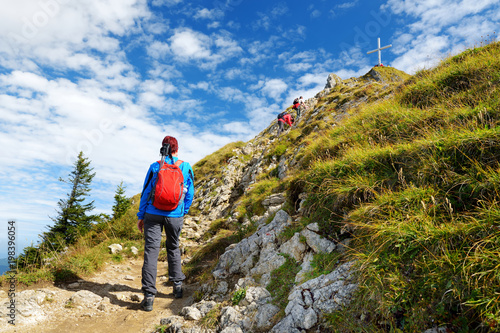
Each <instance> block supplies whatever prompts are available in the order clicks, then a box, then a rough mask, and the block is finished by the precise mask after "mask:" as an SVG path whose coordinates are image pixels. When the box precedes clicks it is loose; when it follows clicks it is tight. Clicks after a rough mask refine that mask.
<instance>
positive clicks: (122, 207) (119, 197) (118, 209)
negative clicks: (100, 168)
mask: <svg viewBox="0 0 500 333" xmlns="http://www.w3.org/2000/svg"><path fill="white" fill-rule="evenodd" d="M125 188H126V186H124V185H123V181H122V182H121V183H120V185H118V187H117V188H116V192H115V204H114V206H113V219H117V218H120V217H121V216H123V214H125V212H126V211H127V209H129V207H130V199H129V198H127V197H126V196H125V195H124V194H125Z"/></svg>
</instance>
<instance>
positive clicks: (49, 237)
mask: <svg viewBox="0 0 500 333" xmlns="http://www.w3.org/2000/svg"><path fill="white" fill-rule="evenodd" d="M92 170H93V168H91V167H90V161H89V160H88V158H86V157H84V156H83V152H80V154H79V155H78V159H77V161H76V162H75V168H74V170H73V171H71V173H70V174H69V175H68V179H67V180H64V179H62V178H59V181H61V182H64V183H66V184H69V185H71V192H69V193H68V197H67V199H60V200H59V202H58V203H57V205H58V206H59V211H58V216H57V217H55V218H51V219H52V220H53V221H54V222H55V224H54V225H53V226H52V227H50V228H49V231H48V232H46V233H44V238H45V241H48V242H50V243H51V245H52V247H56V248H59V247H60V246H61V245H63V244H57V243H59V242H58V240H61V241H62V242H63V243H65V244H71V243H74V242H75V241H76V238H77V235H78V234H80V235H83V234H85V233H86V232H87V231H89V230H90V228H91V227H92V221H94V220H95V216H94V215H90V214H88V213H89V212H90V211H92V210H93V209H94V201H90V202H87V203H84V201H85V199H86V198H87V197H88V196H89V192H90V183H91V182H92V178H94V176H95V173H92Z"/></svg>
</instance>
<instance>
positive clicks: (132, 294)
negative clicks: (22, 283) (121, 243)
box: [0, 258, 195, 333]
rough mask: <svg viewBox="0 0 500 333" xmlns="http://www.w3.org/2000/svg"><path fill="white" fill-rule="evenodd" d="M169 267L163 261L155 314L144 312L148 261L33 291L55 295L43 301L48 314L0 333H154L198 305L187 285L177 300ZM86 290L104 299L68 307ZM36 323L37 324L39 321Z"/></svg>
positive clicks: (1, 329)
mask: <svg viewBox="0 0 500 333" xmlns="http://www.w3.org/2000/svg"><path fill="white" fill-rule="evenodd" d="M166 266H167V264H166V262H158V278H157V283H156V286H157V289H158V295H157V296H156V298H155V303H154V308H153V311H151V312H145V311H143V310H141V309H140V307H139V303H140V301H141V300H142V298H143V296H142V292H141V268H142V258H139V259H128V260H124V262H122V263H120V264H113V263H110V264H108V265H107V266H106V267H105V268H104V269H103V270H102V271H100V272H99V273H96V274H95V275H93V276H92V277H89V278H86V279H85V280H79V282H78V283H76V284H75V283H74V284H65V285H62V286H57V287H56V286H51V287H45V288H33V289H34V290H42V291H43V292H44V293H46V294H47V295H49V296H47V297H45V299H43V300H42V301H40V302H39V306H40V308H41V310H42V311H40V312H41V313H44V314H45V316H42V317H41V318H37V319H36V322H35V323H31V324H30V323H19V322H18V323H17V324H16V326H12V325H8V324H7V325H6V324H5V322H2V323H1V324H0V332H6V333H11V332H37V333H66V332H78V333H91V332H92V333H94V332H120V333H126V332H131V333H132V332H134V333H137V332H146V333H150V332H153V331H154V328H155V326H156V325H159V324H160V320H161V318H165V317H169V316H172V315H178V314H179V312H180V311H181V309H182V308H183V307H184V306H188V305H190V304H192V303H193V299H192V294H193V292H194V290H195V286H189V285H185V286H183V287H184V298H182V299H175V298H174V297H173V295H172V286H171V285H167V283H166V281H163V280H166V279H165V278H162V275H163V274H164V273H165V272H166V271H167V267H166ZM28 289H30V288H28ZM80 290H88V291H91V292H92V293H94V294H96V295H99V296H100V297H102V298H103V300H102V301H100V302H98V303H94V304H92V305H89V306H88V307H87V306H74V305H73V306H68V304H67V302H68V300H69V299H70V297H72V296H73V295H75V293H76V292H78V291H80ZM106 298H108V299H109V301H108V300H107V299H106ZM40 303H41V304H40ZM2 304H3V300H2ZM28 318H30V317H28ZM30 319H32V321H34V318H30Z"/></svg>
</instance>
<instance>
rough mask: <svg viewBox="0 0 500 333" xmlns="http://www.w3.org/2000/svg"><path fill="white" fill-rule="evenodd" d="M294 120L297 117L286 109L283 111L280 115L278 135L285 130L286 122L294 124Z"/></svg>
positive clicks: (290, 124)
mask: <svg viewBox="0 0 500 333" xmlns="http://www.w3.org/2000/svg"><path fill="white" fill-rule="evenodd" d="M294 122H295V119H294V118H293V117H292V116H291V115H290V114H289V113H287V112H286V111H283V112H281V113H280V114H279V115H278V136H280V134H281V132H283V130H284V126H285V124H288V125H289V126H292V125H293V123H294Z"/></svg>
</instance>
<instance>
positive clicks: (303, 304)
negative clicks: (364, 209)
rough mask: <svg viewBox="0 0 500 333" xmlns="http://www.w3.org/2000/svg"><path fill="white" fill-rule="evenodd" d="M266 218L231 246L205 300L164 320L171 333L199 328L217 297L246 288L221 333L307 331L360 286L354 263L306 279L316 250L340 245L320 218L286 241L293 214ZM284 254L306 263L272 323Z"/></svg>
mask: <svg viewBox="0 0 500 333" xmlns="http://www.w3.org/2000/svg"><path fill="white" fill-rule="evenodd" d="M276 198H281V196H273V197H272V198H269V201H268V202H269V203H270V202H272V201H273V200H274V199H276ZM275 202H276V203H278V202H281V200H280V199H279V200H277V201H275ZM270 207H273V206H270ZM265 221H266V218H261V219H260V220H259V221H258V224H259V227H258V230H257V231H256V232H255V233H254V234H253V235H251V236H250V237H248V238H245V239H243V240H242V241H241V242H239V243H237V244H233V245H230V246H229V247H228V248H226V251H225V252H224V254H223V255H221V257H220V259H219V262H218V264H217V266H216V267H215V269H214V270H213V276H214V278H215V281H217V283H216V284H205V285H203V286H202V287H201V289H200V292H201V294H202V295H204V296H203V297H204V300H202V301H201V302H198V303H195V304H193V305H192V306H190V307H186V308H184V309H183V310H182V311H181V313H180V315H181V318H179V317H175V318H173V317H169V318H166V319H165V320H164V322H168V323H171V324H170V327H172V332H174V330H173V329H174V327H175V332H194V331H192V330H193V326H192V321H196V320H200V319H201V318H203V317H204V316H205V315H206V314H207V313H208V312H209V311H210V310H211V309H213V308H215V307H216V306H217V303H216V302H221V301H223V300H228V299H230V298H231V295H234V293H235V292H237V291H241V290H245V297H244V298H243V299H241V300H240V301H239V303H238V305H234V306H224V307H223V308H222V309H221V310H220V311H221V312H220V321H219V327H218V329H217V330H216V331H217V332H241V333H244V332H256V331H258V332H265V331H267V332H283V333H284V332H287V333H288V332H303V331H304V330H308V329H311V328H313V327H314V326H315V325H317V324H318V323H320V321H321V317H322V315H323V314H324V313H328V312H332V311H335V310H338V309H340V307H341V306H343V305H346V304H348V303H349V301H350V299H351V296H352V294H353V292H354V291H355V290H356V288H357V284H356V282H355V274H354V270H353V269H352V267H353V263H352V262H347V263H344V264H342V265H340V266H339V267H337V268H336V269H335V270H334V271H332V272H331V273H329V274H327V275H321V276H319V277H317V278H315V279H312V280H308V281H306V278H305V276H306V272H307V271H308V270H310V266H311V264H310V263H311V261H312V258H313V255H314V253H322V252H331V251H334V250H335V248H336V246H335V244H334V243H333V242H331V241H328V240H327V239H325V238H323V237H321V235H319V234H318V233H317V232H318V231H319V227H318V225H317V224H316V223H313V224H311V225H310V226H308V228H305V229H304V230H303V231H302V232H300V233H298V232H297V233H295V234H294V235H293V237H291V238H290V239H289V240H287V241H282V240H280V237H279V235H280V234H281V233H282V231H283V230H285V228H287V227H289V226H290V225H291V224H292V222H293V219H292V217H291V216H289V215H288V214H287V213H286V212H285V211H284V210H279V211H278V212H276V214H275V216H274V218H273V219H272V221H271V222H270V223H268V224H266V223H265ZM284 255H288V256H290V257H291V258H294V259H295V260H296V261H297V262H299V263H301V264H302V269H301V270H300V272H299V273H298V274H297V276H296V278H295V287H294V288H293V289H292V292H291V293H290V294H289V296H288V305H287V307H286V309H285V317H284V318H283V319H281V320H280V321H278V322H273V318H274V317H275V315H277V314H278V313H279V312H280V308H279V307H278V306H276V305H275V304H273V302H272V301H273V299H272V296H271V293H270V292H269V290H268V289H267V288H266V287H267V286H268V285H269V283H270V281H271V279H272V272H273V271H274V270H275V269H277V268H279V267H280V266H281V265H283V264H284V263H285V261H286V259H285V257H284ZM235 277H239V278H238V279H237V282H236V283H234V282H233V281H235ZM257 277H258V278H257ZM303 281H305V282H303ZM188 322H191V323H189V324H188ZM200 329H201V328H200ZM195 332H202V331H201V330H200V331H195Z"/></svg>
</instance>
